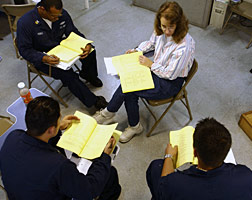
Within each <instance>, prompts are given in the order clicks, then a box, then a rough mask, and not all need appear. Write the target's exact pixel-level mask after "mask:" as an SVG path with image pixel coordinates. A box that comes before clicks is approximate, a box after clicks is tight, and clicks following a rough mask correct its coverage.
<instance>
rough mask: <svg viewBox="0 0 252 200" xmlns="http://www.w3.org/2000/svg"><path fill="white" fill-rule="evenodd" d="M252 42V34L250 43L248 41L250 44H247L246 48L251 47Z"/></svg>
mask: <svg viewBox="0 0 252 200" xmlns="http://www.w3.org/2000/svg"><path fill="white" fill-rule="evenodd" d="M251 43H252V36H251V39H250V41H249V43H248V45H247V46H246V49H248V48H249V46H250V44H251Z"/></svg>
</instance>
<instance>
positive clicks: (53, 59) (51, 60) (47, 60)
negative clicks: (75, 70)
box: [42, 55, 60, 65]
mask: <svg viewBox="0 0 252 200" xmlns="http://www.w3.org/2000/svg"><path fill="white" fill-rule="evenodd" d="M59 61H60V59H59V58H58V57H57V56H55V55H51V56H48V55H44V56H43V58H42V62H43V63H47V64H50V65H57V64H59Z"/></svg>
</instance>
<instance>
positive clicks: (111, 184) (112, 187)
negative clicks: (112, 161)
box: [98, 166, 121, 200]
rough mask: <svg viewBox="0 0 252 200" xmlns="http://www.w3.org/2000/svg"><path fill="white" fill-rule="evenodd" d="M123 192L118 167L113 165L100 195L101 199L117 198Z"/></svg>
mask: <svg viewBox="0 0 252 200" xmlns="http://www.w3.org/2000/svg"><path fill="white" fill-rule="evenodd" d="M120 194H121V186H120V184H119V179H118V174H117V171H116V168H115V167H113V166H111V169H110V176H109V179H108V181H107V183H106V185H105V187H104V190H103V191H102V193H101V195H100V196H99V198H98V199H99V200H116V199H118V198H119V196H120Z"/></svg>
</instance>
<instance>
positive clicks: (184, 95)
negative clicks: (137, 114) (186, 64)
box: [141, 60, 198, 137]
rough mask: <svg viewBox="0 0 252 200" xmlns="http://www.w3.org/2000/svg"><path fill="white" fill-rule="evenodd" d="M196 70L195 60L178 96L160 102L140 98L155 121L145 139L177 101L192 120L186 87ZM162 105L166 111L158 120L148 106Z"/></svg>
mask: <svg viewBox="0 0 252 200" xmlns="http://www.w3.org/2000/svg"><path fill="white" fill-rule="evenodd" d="M197 70H198V63H197V61H196V60H194V61H193V65H192V68H191V69H190V71H189V73H188V76H187V77H186V79H185V82H184V84H183V86H182V88H181V90H180V91H179V92H178V94H177V95H176V96H174V97H171V98H168V99H162V100H146V99H144V98H141V100H142V101H143V103H144V105H145V106H146V108H147V109H148V110H149V112H150V113H151V115H152V116H153V118H154V119H155V123H154V125H153V126H152V128H151V130H150V131H149V132H148V133H147V137H149V136H150V135H151V133H152V131H153V130H154V129H155V128H156V126H157V125H158V124H159V122H160V121H161V120H162V119H163V117H164V116H165V115H166V113H167V112H168V111H169V110H170V108H171V107H172V105H173V104H174V103H175V102H176V101H177V100H180V101H181V102H182V103H183V104H184V106H185V107H186V109H187V111H188V113H189V116H190V120H192V113H191V109H190V106H189V102H188V98H187V91H186V86H187V85H188V83H189V82H190V81H191V79H192V78H193V76H194V74H195V73H196V72H197ZM184 100H185V101H184ZM163 104H168V107H166V109H165V110H164V112H163V113H162V115H161V116H160V117H159V118H157V117H156V116H155V115H154V113H153V112H152V111H151V109H150V107H149V106H148V105H150V106H160V105H163Z"/></svg>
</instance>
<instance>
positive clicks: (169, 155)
mask: <svg viewBox="0 0 252 200" xmlns="http://www.w3.org/2000/svg"><path fill="white" fill-rule="evenodd" d="M166 158H171V159H172V161H173V158H172V155H171V154H165V156H164V159H166Z"/></svg>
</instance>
